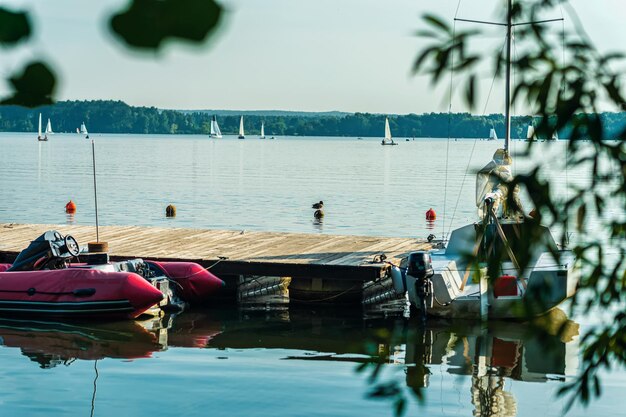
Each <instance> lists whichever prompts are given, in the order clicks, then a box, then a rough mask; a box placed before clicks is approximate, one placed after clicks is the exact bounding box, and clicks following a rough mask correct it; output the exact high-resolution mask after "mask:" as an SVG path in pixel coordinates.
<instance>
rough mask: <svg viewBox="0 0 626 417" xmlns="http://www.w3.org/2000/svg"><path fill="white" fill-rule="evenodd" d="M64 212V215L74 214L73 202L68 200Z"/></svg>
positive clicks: (74, 206) (74, 204)
mask: <svg viewBox="0 0 626 417" xmlns="http://www.w3.org/2000/svg"><path fill="white" fill-rule="evenodd" d="M65 212H66V213H76V203H75V202H73V201H72V200H70V201H69V202H68V203H67V204H66V205H65Z"/></svg>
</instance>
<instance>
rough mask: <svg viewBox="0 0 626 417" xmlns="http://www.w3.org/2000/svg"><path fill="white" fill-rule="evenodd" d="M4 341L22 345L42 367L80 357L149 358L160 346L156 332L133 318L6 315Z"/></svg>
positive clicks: (1, 330)
mask: <svg viewBox="0 0 626 417" xmlns="http://www.w3.org/2000/svg"><path fill="white" fill-rule="evenodd" d="M0 341H1V343H2V345H4V346H6V347H12V348H19V349H20V350H21V352H22V354H23V355H24V356H26V357H28V358H30V359H31V360H32V361H34V362H37V363H38V364H39V365H40V366H41V367H42V368H53V367H55V366H57V365H60V364H63V365H69V364H71V363H72V362H73V361H75V360H77V359H81V360H98V359H103V358H123V359H138V358H147V357H150V356H151V354H152V352H154V351H156V350H159V349H160V345H159V343H158V340H157V339H156V337H155V335H154V334H153V333H151V332H149V331H148V330H146V329H145V328H144V327H142V326H141V325H140V324H139V323H137V322H133V321H125V322H116V323H99V324H84V325H80V324H75V323H59V322H44V321H25V320H7V319H2V320H0Z"/></svg>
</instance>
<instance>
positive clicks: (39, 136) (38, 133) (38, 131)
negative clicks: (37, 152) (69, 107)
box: [37, 113, 48, 142]
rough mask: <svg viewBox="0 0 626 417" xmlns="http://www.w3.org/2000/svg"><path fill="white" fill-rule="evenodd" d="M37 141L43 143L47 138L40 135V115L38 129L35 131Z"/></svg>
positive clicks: (44, 135)
mask: <svg viewBox="0 0 626 417" xmlns="http://www.w3.org/2000/svg"><path fill="white" fill-rule="evenodd" d="M37 140H38V141H40V142H45V141H47V140H48V136H47V135H46V134H45V133H44V134H42V133H41V113H39V129H38V130H37Z"/></svg>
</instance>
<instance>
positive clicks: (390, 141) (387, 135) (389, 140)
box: [380, 117, 397, 145]
mask: <svg viewBox="0 0 626 417" xmlns="http://www.w3.org/2000/svg"><path fill="white" fill-rule="evenodd" d="M380 144H381V145H397V143H396V142H394V141H393V139H392V138H391V129H390V128H389V118H387V117H385V137H384V138H383V140H382V142H380Z"/></svg>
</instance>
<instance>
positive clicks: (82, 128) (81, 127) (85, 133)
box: [80, 122, 89, 139]
mask: <svg viewBox="0 0 626 417" xmlns="http://www.w3.org/2000/svg"><path fill="white" fill-rule="evenodd" d="M80 133H81V134H82V135H85V139H89V132H87V126H85V122H82V123H81V124H80Z"/></svg>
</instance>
